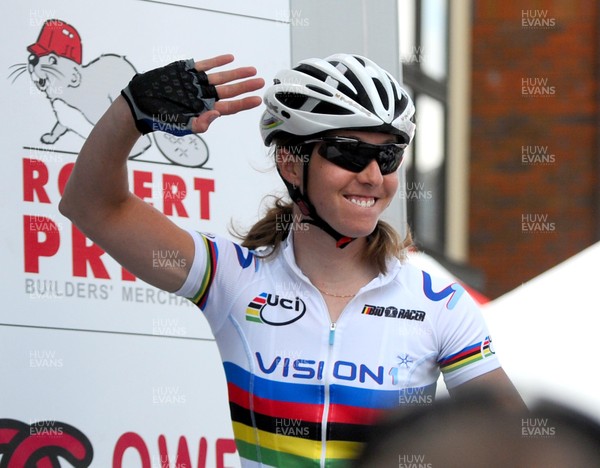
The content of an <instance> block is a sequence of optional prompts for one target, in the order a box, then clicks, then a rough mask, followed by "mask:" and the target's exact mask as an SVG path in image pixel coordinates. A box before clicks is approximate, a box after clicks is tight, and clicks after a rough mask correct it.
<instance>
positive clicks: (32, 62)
mask: <svg viewBox="0 0 600 468" xmlns="http://www.w3.org/2000/svg"><path fill="white" fill-rule="evenodd" d="M39 61H40V58H39V57H38V56H37V55H35V54H29V64H30V65H31V66H33V67H35V66H36V65H37V64H38V62H39Z"/></svg>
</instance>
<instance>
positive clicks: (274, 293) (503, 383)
mask: <svg viewBox="0 0 600 468" xmlns="http://www.w3.org/2000/svg"><path fill="white" fill-rule="evenodd" d="M232 60H233V57H232V56H231V55H225V56H219V57H215V58H212V59H208V60H202V61H199V62H196V63H193V62H191V61H188V62H177V63H175V64H171V65H169V66H167V67H163V68H161V69H158V70H154V71H151V72H149V73H146V74H143V75H139V76H136V77H135V78H134V79H133V80H132V81H131V82H130V84H129V86H128V87H127V88H125V90H124V91H123V93H122V94H123V96H122V97H119V98H118V99H117V100H115V102H114V103H113V104H112V106H111V107H110V108H109V109H108V111H107V113H106V114H105V115H104V116H103V117H102V119H101V120H100V121H99V122H98V124H97V125H96V127H95V128H94V131H93V132H92V134H91V135H90V137H89V138H88V140H87V141H86V143H85V145H84V147H83V149H82V151H81V154H80V155H79V157H78V159H77V162H76V164H75V167H74V169H73V172H72V175H71V177H70V180H69V182H68V184H67V187H66V190H65V193H64V197H63V199H62V201H61V204H60V209H61V211H62V212H63V213H64V214H65V215H66V216H68V217H69V218H70V219H71V220H72V221H73V222H74V223H75V224H76V225H77V226H78V227H79V228H80V229H81V230H82V231H83V232H84V233H85V234H86V235H87V236H88V237H89V238H90V239H92V240H93V241H94V242H96V243H97V244H99V245H100V246H101V247H102V248H104V249H105V250H106V251H107V252H108V253H109V254H110V255H111V256H113V257H114V258H115V259H116V260H117V261H118V262H120V263H121V264H122V265H123V266H124V267H125V268H127V269H128V270H129V271H131V272H132V273H134V274H135V275H136V276H137V277H139V278H141V279H142V280H144V281H146V282H148V283H150V284H152V285H154V286H157V287H159V288H162V289H164V290H166V291H171V292H176V293H177V294H179V295H182V296H184V297H188V298H190V300H192V301H193V302H194V303H196V304H197V305H198V307H199V308H200V309H201V310H202V312H203V313H204V315H205V317H206V318H207V320H208V322H209V324H210V326H211V329H212V332H213V333H214V335H215V338H216V340H217V344H218V347H219V350H220V353H221V358H222V361H223V365H224V369H225V375H226V378H227V383H228V392H229V401H230V410H231V416H232V420H233V429H234V434H235V438H236V444H237V447H238V451H239V453H240V456H241V459H242V461H243V463H244V466H254V465H269V466H297V465H307V466H311V465H316V466H318V465H321V466H324V465H325V464H327V465H328V466H330V464H332V463H335V462H340V463H344V462H346V461H348V460H349V459H352V458H355V457H356V456H357V454H358V452H359V450H360V448H361V446H362V443H363V442H364V440H365V433H366V431H367V429H368V427H369V426H370V425H372V424H373V423H374V421H375V420H376V419H377V417H378V416H379V415H380V414H381V413H382V412H383V411H385V410H386V409H388V408H390V407H393V406H398V405H405V404H406V405H408V404H427V403H430V402H432V401H433V398H434V394H435V388H436V382H437V379H438V376H439V374H440V372H442V373H443V375H444V378H445V383H446V385H447V387H448V389H449V391H450V393H451V394H458V393H460V392H461V390H465V389H470V388H472V387H478V386H487V385H493V386H494V387H496V388H499V389H501V390H502V391H503V394H504V396H505V398H506V401H507V402H508V403H509V404H512V405H516V406H518V405H520V404H522V402H521V400H520V397H519V396H518V394H517V392H516V391H515V389H514V387H513V386H512V384H511V382H510V380H509V379H508V377H507V376H506V374H505V373H504V371H503V370H502V368H501V367H500V365H499V363H498V360H497V358H496V356H495V354H494V351H493V346H492V344H491V340H490V337H489V333H488V331H487V329H486V327H485V324H484V323H483V320H482V317H481V315H480V313H479V311H478V309H477V307H476V306H475V304H474V302H473V301H472V300H471V298H470V297H469V296H468V295H467V294H465V293H464V289H462V288H461V287H460V286H459V285H458V284H455V283H450V284H449V283H448V282H447V281H441V280H439V279H437V278H432V277H431V276H430V275H429V274H428V273H426V272H422V271H420V270H418V269H416V268H415V267H413V266H411V265H410V264H409V263H407V262H405V261H404V257H405V252H406V249H407V247H408V246H409V245H410V243H411V240H410V236H408V237H407V238H406V239H400V238H399V236H398V234H397V233H396V232H395V231H394V229H393V228H392V227H391V226H390V225H389V224H387V223H385V222H383V221H382V220H381V219H380V217H381V215H382V213H383V212H384V210H385V209H386V207H387V206H388V205H389V203H390V202H391V201H392V199H393V197H394V196H396V192H397V189H398V177H397V169H398V167H399V166H400V164H401V163H402V159H403V156H404V150H405V148H406V146H407V145H408V144H409V143H410V141H411V139H412V137H413V134H414V131H415V124H414V122H413V113H414V107H413V104H412V102H411V100H410V98H409V96H408V95H407V93H406V92H405V91H404V90H403V89H402V88H401V87H400V85H399V84H398V83H397V81H396V80H395V79H394V78H393V77H392V76H391V75H390V74H389V73H387V72H386V71H385V70H383V69H382V68H381V67H379V66H378V65H377V64H375V63H374V62H372V61H370V60H369V59H367V58H365V57H360V56H356V55H349V54H336V55H332V56H330V57H327V58H325V59H309V60H304V61H302V62H300V64H298V66H296V67H295V68H293V69H291V70H285V71H282V72H280V73H279V74H278V75H277V76H276V77H275V79H274V84H273V85H272V86H270V87H269V88H268V89H267V91H266V93H265V96H264V101H265V105H266V108H265V110H264V113H263V116H262V119H261V122H260V128H261V135H262V138H263V141H264V143H265V144H266V145H269V146H271V148H272V151H273V156H274V160H275V164H276V167H277V170H278V172H279V174H280V176H281V178H282V179H283V182H284V183H285V185H286V187H287V189H288V192H289V195H290V198H291V201H283V200H278V201H277V203H276V204H275V205H274V206H273V207H272V208H271V209H270V211H269V212H268V213H267V214H266V215H265V216H264V217H263V218H262V219H260V220H259V221H258V222H257V223H256V224H255V225H254V226H253V227H252V228H251V229H250V230H249V232H248V233H247V235H245V236H244V239H243V240H242V242H241V243H235V242H232V241H230V240H228V239H225V238H222V237H219V236H212V235H208V234H203V233H199V232H195V231H188V230H184V229H181V228H179V227H177V226H176V225H175V224H173V223H172V222H171V221H170V220H169V219H167V218H166V217H165V216H164V215H162V214H161V213H160V212H159V211H157V210H156V209H155V208H153V207H152V206H150V205H148V204H146V203H144V202H143V201H141V200H140V199H138V198H137V197H135V196H134V195H133V194H131V193H130V192H129V190H128V185H127V165H126V163H127V155H128V154H129V152H130V149H131V147H132V146H133V144H134V143H135V142H136V140H137V139H138V138H139V137H140V134H141V133H147V132H149V131H152V130H154V129H160V128H161V127H160V124H161V122H164V121H168V122H174V121H175V122H179V123H180V126H179V127H177V128H179V130H180V131H179V132H178V133H186V132H195V133H200V132H204V131H206V130H207V129H208V128H209V125H210V123H211V122H212V121H213V120H214V119H215V118H217V117H219V116H224V115H228V114H232V113H235V112H240V111H245V110H247V109H251V108H253V107H256V106H258V105H259V104H260V102H261V100H260V98H259V97H257V96H245V94H246V93H252V92H255V91H256V90H258V89H260V88H261V87H262V86H263V85H264V82H263V80H261V79H260V78H254V76H255V74H256V70H255V69H253V68H251V67H242V68H236V69H231V70H228V71H212V72H210V73H208V74H206V72H208V71H211V70H213V69H215V68H218V67H220V66H223V65H226V64H228V63H230V62H231V61H232ZM240 80H241V81H240ZM164 83H167V84H166V85H165V84H164ZM243 96H245V97H243ZM172 127H173V126H171V128H172ZM161 249H169V250H176V251H177V252H178V258H184V259H186V262H181V268H179V269H169V270H158V269H156V268H152V258H153V255H152V253H153V252H155V251H157V250H161Z"/></svg>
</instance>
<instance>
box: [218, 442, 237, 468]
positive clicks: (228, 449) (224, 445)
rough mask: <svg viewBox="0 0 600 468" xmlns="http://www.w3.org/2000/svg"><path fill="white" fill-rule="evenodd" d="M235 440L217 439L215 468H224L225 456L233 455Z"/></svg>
mask: <svg viewBox="0 0 600 468" xmlns="http://www.w3.org/2000/svg"><path fill="white" fill-rule="evenodd" d="M235 452H236V447H235V440H233V439H217V468H225V456H224V455H225V454H226V453H235Z"/></svg>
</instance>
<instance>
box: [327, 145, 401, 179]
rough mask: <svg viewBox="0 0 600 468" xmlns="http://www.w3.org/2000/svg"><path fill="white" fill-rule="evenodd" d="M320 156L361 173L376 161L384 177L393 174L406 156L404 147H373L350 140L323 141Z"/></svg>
mask: <svg viewBox="0 0 600 468" xmlns="http://www.w3.org/2000/svg"><path fill="white" fill-rule="evenodd" d="M319 154H320V155H321V156H322V157H324V158H325V159H327V160H328V161H330V162H332V163H334V164H335V165H337V166H339V167H341V168H343V169H346V170H348V171H352V172H361V171H362V170H364V168H365V167H367V166H368V165H369V163H370V162H371V161H372V160H373V159H375V160H376V161H377V164H378V165H379V170H380V171H381V174H382V175H386V174H391V173H392V172H394V171H395V170H396V169H398V167H400V164H401V163H402V159H403V156H404V145H400V144H393V143H392V144H387V145H371V144H369V143H363V142H361V141H357V140H350V139H344V140H341V139H339V140H338V139H333V138H332V139H323V140H322V143H321V146H320V147H319Z"/></svg>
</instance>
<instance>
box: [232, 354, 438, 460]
mask: <svg viewBox="0 0 600 468" xmlns="http://www.w3.org/2000/svg"><path fill="white" fill-rule="evenodd" d="M224 368H225V375H226V377H227V388H228V392H229V407H230V410H231V418H232V421H233V431H234V434H235V440H236V445H237V449H238V451H239V453H240V456H241V457H242V458H245V459H248V460H252V461H255V462H259V463H264V464H266V465H272V466H282V467H287V466H303V467H305V466H307V467H308V466H320V459H321V456H322V450H323V442H322V439H323V437H324V435H326V438H327V442H326V445H325V458H326V460H327V463H326V465H327V466H328V467H337V466H347V465H348V463H349V462H350V461H351V460H352V459H355V458H356V457H357V456H358V454H359V452H360V450H361V449H362V447H363V444H364V442H365V440H366V435H367V430H368V428H369V426H371V425H373V424H374V423H375V422H376V420H377V419H378V418H379V417H380V416H381V414H382V413H383V411H385V410H386V409H389V408H393V407H396V406H398V404H399V402H400V401H402V399H403V398H406V395H407V392H411V391H412V392H415V391H416V389H398V390H372V389H363V388H355V387H351V386H347V385H338V384H331V385H329V406H328V415H327V426H326V428H325V430H324V428H323V423H322V419H323V415H324V411H325V405H326V402H325V394H326V387H325V385H319V384H297V383H288V382H279V381H273V380H269V379H265V378H262V377H258V376H256V375H253V374H251V373H250V372H248V371H247V370H245V369H243V368H241V367H240V366H238V365H236V364H234V363H231V362H225V363H224ZM435 386H436V384H432V385H428V386H426V387H423V388H422V389H419V390H420V392H419V393H427V394H431V395H433V394H435Z"/></svg>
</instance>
